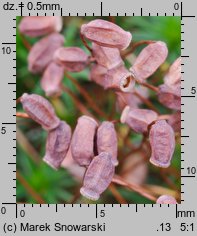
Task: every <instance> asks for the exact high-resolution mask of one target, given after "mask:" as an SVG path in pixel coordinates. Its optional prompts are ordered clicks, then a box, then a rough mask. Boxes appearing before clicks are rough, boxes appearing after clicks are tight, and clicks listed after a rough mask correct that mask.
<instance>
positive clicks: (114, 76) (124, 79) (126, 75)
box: [105, 65, 135, 93]
mask: <svg viewBox="0 0 197 236" xmlns="http://www.w3.org/2000/svg"><path fill="white" fill-rule="evenodd" d="M105 76H106V79H105V82H106V85H105V89H113V90H115V91H118V92H120V91H122V92H125V93H129V92H131V91H132V90H133V87H134V85H135V79H134V77H133V74H132V73H131V72H129V71H128V70H127V69H126V68H125V66H123V65H120V66H118V67H115V68H113V69H111V70H108V71H107V73H106V75H105Z"/></svg>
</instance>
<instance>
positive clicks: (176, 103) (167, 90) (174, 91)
mask: <svg viewBox="0 0 197 236" xmlns="http://www.w3.org/2000/svg"><path fill="white" fill-rule="evenodd" d="M158 99H159V101H160V102H161V103H162V104H163V105H164V106H166V107H168V108H171V109H174V110H178V111H180V110H181V89H180V88H174V87H173V88H172V87H169V86H167V85H166V84H162V85H160V86H159V91H158Z"/></svg>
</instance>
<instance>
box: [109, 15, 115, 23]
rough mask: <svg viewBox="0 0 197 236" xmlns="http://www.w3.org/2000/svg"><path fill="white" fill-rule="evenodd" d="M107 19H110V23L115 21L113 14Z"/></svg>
mask: <svg viewBox="0 0 197 236" xmlns="http://www.w3.org/2000/svg"><path fill="white" fill-rule="evenodd" d="M109 21H111V22H112V23H114V24H115V23H116V17H115V16H109Z"/></svg>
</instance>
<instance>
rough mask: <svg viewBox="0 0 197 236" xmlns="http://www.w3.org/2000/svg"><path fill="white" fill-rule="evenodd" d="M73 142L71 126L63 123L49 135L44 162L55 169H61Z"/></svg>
mask: <svg viewBox="0 0 197 236" xmlns="http://www.w3.org/2000/svg"><path fill="white" fill-rule="evenodd" d="M70 140H71V128H70V126H69V125H68V124H67V123H66V122H64V121H61V122H60V124H59V125H58V127H57V128H55V129H53V130H52V131H50V132H49V133H48V136H47V143H46V154H45V156H44V159H43V160H44V161H45V162H46V163H47V164H48V165H50V166H51V167H52V168H54V169H56V170H57V169H59V167H60V165H61V163H62V162H63V160H64V158H65V157H66V154H67V152H68V148H69V145H70Z"/></svg>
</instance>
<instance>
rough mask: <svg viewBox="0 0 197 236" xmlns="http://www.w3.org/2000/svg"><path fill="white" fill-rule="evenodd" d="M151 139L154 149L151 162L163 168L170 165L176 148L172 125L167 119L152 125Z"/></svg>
mask: <svg viewBox="0 0 197 236" xmlns="http://www.w3.org/2000/svg"><path fill="white" fill-rule="evenodd" d="M149 140H150V145H151V149H152V154H151V158H150V162H151V163H152V164H153V165H155V166H159V167H162V168H167V167H169V166H170V162H171V159H172V156H173V153H174V149H175V137H174V131H173V129H172V127H171V126H170V125H169V124H168V123H167V122H166V121H165V120H158V121H156V122H155V124H154V125H152V126H151V129H150V133H149Z"/></svg>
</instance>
